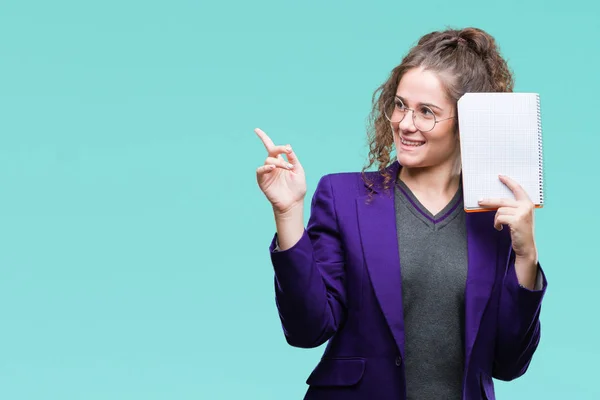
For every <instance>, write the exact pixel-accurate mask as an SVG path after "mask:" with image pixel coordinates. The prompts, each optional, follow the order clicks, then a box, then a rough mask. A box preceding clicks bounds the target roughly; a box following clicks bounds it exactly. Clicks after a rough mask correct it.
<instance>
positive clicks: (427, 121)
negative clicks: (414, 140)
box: [384, 97, 456, 132]
mask: <svg viewBox="0 0 600 400" xmlns="http://www.w3.org/2000/svg"><path fill="white" fill-rule="evenodd" d="M409 111H412V118H413V124H414V125H415V128H417V129H418V130H419V131H421V132H429V131H431V130H432V129H433V128H435V125H436V124H437V123H438V122H442V121H446V120H449V119H453V118H456V116H453V117H449V118H444V119H437V117H436V116H435V114H434V113H433V111H432V110H431V108H429V107H427V106H420V107H419V109H418V110H413V109H412V108H408V107H406V106H405V105H404V103H403V102H402V100H400V99H399V98H397V97H394V98H392V99H390V100H388V101H387V102H386V103H385V107H384V115H385V117H386V119H387V120H388V121H390V122H391V123H392V124H393V125H392V129H397V127H394V125H395V124H399V123H400V122H402V120H403V119H404V117H405V116H406V114H408V112H409Z"/></svg>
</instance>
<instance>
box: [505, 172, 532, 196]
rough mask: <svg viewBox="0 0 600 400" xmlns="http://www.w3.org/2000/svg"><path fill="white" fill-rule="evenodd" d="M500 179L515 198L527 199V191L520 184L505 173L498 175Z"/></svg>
mask: <svg viewBox="0 0 600 400" xmlns="http://www.w3.org/2000/svg"><path fill="white" fill-rule="evenodd" d="M500 181H502V183H504V184H505V185H506V186H508V188H509V189H510V190H511V191H512V192H513V194H514V195H515V200H529V196H528V195H527V192H526V191H525V189H523V187H522V186H521V185H519V184H518V183H517V182H515V181H514V180H513V179H511V178H510V177H508V176H506V175H500Z"/></svg>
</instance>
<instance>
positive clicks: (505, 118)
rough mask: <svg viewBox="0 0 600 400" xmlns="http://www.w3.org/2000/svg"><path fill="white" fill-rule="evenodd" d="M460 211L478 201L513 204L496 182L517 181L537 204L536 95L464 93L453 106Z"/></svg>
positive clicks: (539, 180)
mask: <svg viewBox="0 0 600 400" xmlns="http://www.w3.org/2000/svg"><path fill="white" fill-rule="evenodd" d="M458 118H459V126H460V146H461V158H462V168H463V191H464V203H465V209H467V210H470V209H475V210H476V209H479V208H480V207H479V205H478V204H477V201H478V200H479V199H481V198H514V195H513V194H512V192H511V191H510V190H509V189H508V188H507V187H506V186H505V185H504V184H503V183H502V182H500V180H499V179H498V175H507V176H509V177H511V178H512V179H514V180H515V181H517V183H519V184H520V185H521V186H522V187H523V188H524V189H525V191H526V192H527V194H528V195H529V197H530V198H531V200H532V201H533V203H534V204H536V205H538V206H541V205H542V204H543V187H542V186H543V182H542V179H543V173H542V158H541V157H542V149H541V123H540V121H539V95H538V94H537V93H467V94H465V95H464V96H463V97H461V98H460V99H459V101H458Z"/></svg>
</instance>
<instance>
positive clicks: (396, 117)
mask: <svg viewBox="0 0 600 400" xmlns="http://www.w3.org/2000/svg"><path fill="white" fill-rule="evenodd" d="M399 101H400V100H396V99H394V98H391V99H389V100H388V101H386V102H385V106H384V108H383V112H384V115H385V117H386V118H387V120H388V121H390V122H392V123H396V124H397V123H398V122H400V121H402V119H403V118H404V115H405V114H406V111H404V110H402V109H401V107H402V103H399Z"/></svg>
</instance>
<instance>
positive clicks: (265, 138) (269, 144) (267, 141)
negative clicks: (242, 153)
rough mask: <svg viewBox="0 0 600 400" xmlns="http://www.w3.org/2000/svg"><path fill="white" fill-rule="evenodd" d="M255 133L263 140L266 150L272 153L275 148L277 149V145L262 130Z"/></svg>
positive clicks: (256, 130) (257, 129)
mask: <svg viewBox="0 0 600 400" xmlns="http://www.w3.org/2000/svg"><path fill="white" fill-rule="evenodd" d="M254 132H256V134H257V135H258V137H259V138H260V140H262V142H263V144H264V145H265V148H266V149H267V151H268V152H269V153H270V152H271V150H272V149H273V147H275V143H273V141H272V140H271V138H270V137H269V136H268V135H267V134H266V133H265V132H263V130H262V129H259V128H256V129H255V130H254Z"/></svg>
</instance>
